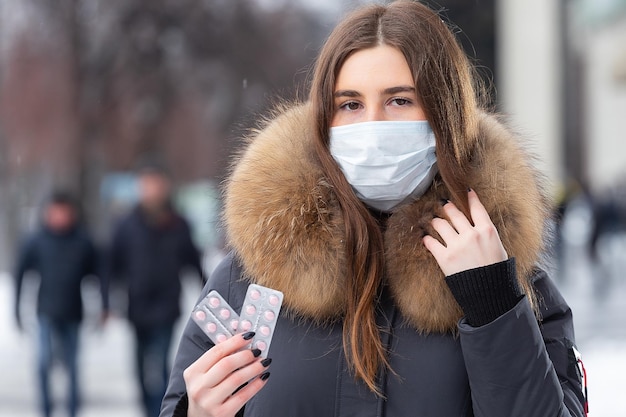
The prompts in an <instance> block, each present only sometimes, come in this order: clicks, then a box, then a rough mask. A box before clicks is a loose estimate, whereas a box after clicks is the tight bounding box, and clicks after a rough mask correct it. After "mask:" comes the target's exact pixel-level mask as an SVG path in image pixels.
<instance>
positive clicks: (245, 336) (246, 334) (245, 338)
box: [242, 332, 256, 340]
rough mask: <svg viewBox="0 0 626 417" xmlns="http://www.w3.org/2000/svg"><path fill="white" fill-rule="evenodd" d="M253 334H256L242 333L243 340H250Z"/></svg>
mask: <svg viewBox="0 0 626 417" xmlns="http://www.w3.org/2000/svg"><path fill="white" fill-rule="evenodd" d="M255 334H256V333H255V332H248V333H244V334H243V335H242V337H243V340H250V339H252V338H253V337H254V335H255Z"/></svg>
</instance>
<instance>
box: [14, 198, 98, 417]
mask: <svg viewBox="0 0 626 417" xmlns="http://www.w3.org/2000/svg"><path fill="white" fill-rule="evenodd" d="M98 264H99V262H98V254H97V252H96V248H95V246H94V244H93V242H92V240H91V238H90V236H89V235H88V234H87V232H86V230H85V229H84V228H83V227H81V224H80V221H79V210H78V204H77V203H76V201H75V199H74V198H73V196H72V195H71V194H69V193H67V192H65V191H55V192H54V193H52V195H51V197H50V198H49V200H48V201H47V202H46V203H45V206H44V208H43V212H42V223H41V226H40V227H39V229H38V230H37V231H36V232H35V233H34V234H33V235H31V236H29V237H28V238H27V239H26V240H25V243H24V245H23V246H22V248H21V250H20V252H19V257H18V261H17V265H16V268H15V319H16V321H17V325H18V327H19V328H20V329H22V320H21V316H20V298H21V290H22V282H23V278H24V276H25V274H26V273H27V272H29V271H32V272H36V273H38V275H39V278H40V284H39V294H38V297H37V319H38V327H39V332H38V344H37V346H38V356H37V358H38V364H37V370H38V377H39V394H40V403H41V411H42V414H43V415H44V416H46V417H49V416H50V415H52V409H53V404H52V399H51V396H50V371H51V367H52V364H53V361H54V359H55V356H56V355H57V354H58V355H59V356H60V359H61V361H62V363H63V364H64V366H65V369H66V371H67V374H68V383H69V392H68V410H69V415H70V416H71V417H75V416H76V413H77V411H78V408H79V405H80V392H79V391H80V390H79V382H78V369H77V368H78V367H77V360H78V345H79V325H80V322H81V320H82V318H83V304H82V297H81V281H82V280H83V278H85V277H87V276H90V275H98V276H99V277H100V278H101V292H102V309H103V316H106V312H107V310H108V297H107V290H106V284H105V282H104V281H103V280H102V275H101V274H99V267H98ZM57 348H58V349H59V350H58V351H57Z"/></svg>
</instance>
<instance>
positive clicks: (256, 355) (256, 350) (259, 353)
mask: <svg viewBox="0 0 626 417" xmlns="http://www.w3.org/2000/svg"><path fill="white" fill-rule="evenodd" d="M252 354H253V355H254V357H255V358H258V357H259V356H261V349H252Z"/></svg>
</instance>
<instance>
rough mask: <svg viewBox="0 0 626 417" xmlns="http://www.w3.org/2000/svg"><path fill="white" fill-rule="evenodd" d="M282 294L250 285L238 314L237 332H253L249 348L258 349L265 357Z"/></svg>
mask: <svg viewBox="0 0 626 417" xmlns="http://www.w3.org/2000/svg"><path fill="white" fill-rule="evenodd" d="M282 303H283V293H282V292H280V291H277V290H273V289H271V288H267V287H263V286H261V285H257V284H250V286H249V287H248V291H247V292H246V298H245V300H244V302H243V306H242V307H241V312H240V313H239V330H238V332H255V333H256V334H255V336H254V338H253V339H252V341H251V344H250V346H251V348H253V349H259V350H260V351H261V357H263V358H265V357H267V352H268V350H269V348H270V342H271V341H272V336H273V335H274V330H275V328H276V322H277V320H278V314H279V313H280V307H281V305H282Z"/></svg>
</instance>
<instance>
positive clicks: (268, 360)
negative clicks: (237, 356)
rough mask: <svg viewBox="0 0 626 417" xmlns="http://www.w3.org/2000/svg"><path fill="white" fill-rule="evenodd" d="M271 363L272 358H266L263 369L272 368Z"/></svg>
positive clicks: (263, 361) (262, 363)
mask: <svg viewBox="0 0 626 417" xmlns="http://www.w3.org/2000/svg"><path fill="white" fill-rule="evenodd" d="M270 363H272V358H265V359H263V360H262V361H261V365H263V367H265V368H267V367H268V366H270Z"/></svg>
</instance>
